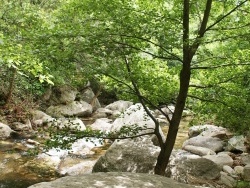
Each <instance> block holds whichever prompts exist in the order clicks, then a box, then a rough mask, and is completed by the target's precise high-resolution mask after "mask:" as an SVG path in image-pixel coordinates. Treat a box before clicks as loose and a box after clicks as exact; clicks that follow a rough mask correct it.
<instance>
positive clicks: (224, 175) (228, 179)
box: [220, 172, 237, 187]
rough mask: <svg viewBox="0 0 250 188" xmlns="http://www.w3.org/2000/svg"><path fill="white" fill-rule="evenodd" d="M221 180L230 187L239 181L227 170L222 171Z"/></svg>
mask: <svg viewBox="0 0 250 188" xmlns="http://www.w3.org/2000/svg"><path fill="white" fill-rule="evenodd" d="M220 174H221V177H220V182H221V183H222V184H224V185H226V186H228V187H235V186H236V184H237V181H236V180H235V179H234V178H232V177H231V176H229V175H228V174H227V173H225V172H221V173H220Z"/></svg>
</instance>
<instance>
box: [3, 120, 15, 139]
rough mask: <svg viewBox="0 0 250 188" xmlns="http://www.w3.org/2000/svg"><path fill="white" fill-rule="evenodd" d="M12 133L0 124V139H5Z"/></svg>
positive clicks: (6, 126) (8, 128) (7, 127)
mask: <svg viewBox="0 0 250 188" xmlns="http://www.w3.org/2000/svg"><path fill="white" fill-rule="evenodd" d="M12 133H14V131H13V130H12V129H11V128H10V127H9V126H8V125H5V124H3V123H1V122H0V139H6V138H9V137H10V136H11V134H12Z"/></svg>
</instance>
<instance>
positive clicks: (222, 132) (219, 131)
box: [188, 125, 232, 139]
mask: <svg viewBox="0 0 250 188" xmlns="http://www.w3.org/2000/svg"><path fill="white" fill-rule="evenodd" d="M198 135H200V136H207V137H217V138H220V139H225V138H228V137H231V135H232V134H231V133H230V132H229V131H228V130H227V129H226V128H223V127H218V126H215V125H197V126H192V127H190V128H189V131H188V136H189V138H192V137H195V136H198Z"/></svg>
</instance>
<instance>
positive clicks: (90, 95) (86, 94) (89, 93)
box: [77, 87, 101, 111]
mask: <svg viewBox="0 0 250 188" xmlns="http://www.w3.org/2000/svg"><path fill="white" fill-rule="evenodd" d="M94 98H95V94H94V92H93V90H92V89H91V88H90V87H87V88H86V89H85V90H83V91H82V92H80V93H78V95H77V100H80V101H85V102H87V103H89V104H92V105H93V110H94V111H95V110H97V109H98V108H100V107H101V104H100V102H99V100H98V99H97V98H95V99H94ZM92 100H94V101H92Z"/></svg>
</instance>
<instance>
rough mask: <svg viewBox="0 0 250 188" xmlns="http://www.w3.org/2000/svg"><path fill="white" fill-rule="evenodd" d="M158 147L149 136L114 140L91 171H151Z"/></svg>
mask: <svg viewBox="0 0 250 188" xmlns="http://www.w3.org/2000/svg"><path fill="white" fill-rule="evenodd" d="M159 152H160V148H159V147H157V146H154V145H153V143H152V141H151V140H150V137H149V136H143V137H139V138H135V139H126V140H116V141H115V142H114V143H113V144H112V145H111V146H110V147H109V149H108V150H107V151H106V153H105V155H103V156H101V157H100V158H99V160H98V161H97V162H96V164H95V165H94V167H93V172H135V173H151V174H152V173H153V172H154V166H155V164H156V160H157V157H158V155H159Z"/></svg>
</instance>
